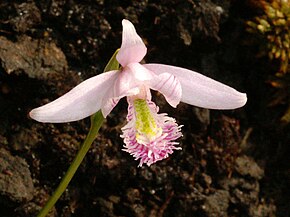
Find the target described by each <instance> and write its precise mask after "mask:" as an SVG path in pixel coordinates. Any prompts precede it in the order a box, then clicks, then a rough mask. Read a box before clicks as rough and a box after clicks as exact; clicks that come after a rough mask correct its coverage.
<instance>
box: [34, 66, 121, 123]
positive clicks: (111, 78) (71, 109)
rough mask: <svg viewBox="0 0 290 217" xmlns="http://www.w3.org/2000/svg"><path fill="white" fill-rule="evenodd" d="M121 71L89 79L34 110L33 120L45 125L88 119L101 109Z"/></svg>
mask: <svg viewBox="0 0 290 217" xmlns="http://www.w3.org/2000/svg"><path fill="white" fill-rule="evenodd" d="M118 74H119V71H110V72H105V73H102V74H100V75H97V76H94V77H92V78H89V79H87V80H85V81H83V82H82V83H80V84H79V85H77V86H76V87H74V88H73V89H72V90H70V91H69V92H68V93H66V94H64V95H63V96H61V97H59V98H58V99H56V100H54V101H52V102H50V103H48V104H46V105H44V106H41V107H38V108H36V109H33V110H32V111H31V112H30V113H29V115H30V117H31V118H32V119H34V120H36V121H39V122H45V123H65V122H71V121H77V120H80V119H83V118H86V117H88V116H90V115H92V114H94V113H95V112H97V111H98V110H100V109H101V106H102V101H103V97H104V95H105V94H106V92H107V91H108V89H109V88H111V87H112V86H113V84H114V82H115V80H116V78H117V76H118Z"/></svg>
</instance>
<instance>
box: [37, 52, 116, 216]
mask: <svg viewBox="0 0 290 217" xmlns="http://www.w3.org/2000/svg"><path fill="white" fill-rule="evenodd" d="M118 52H119V49H118V50H116V52H115V53H114V54H113V56H112V57H111V59H110V60H109V62H108V64H107V65H106V67H105V69H104V72H107V71H111V70H118V69H119V63H118V61H117V59H116V56H117V54H118ZM104 119H105V118H104V117H103V115H102V112H101V111H98V112H97V113H95V114H93V115H92V116H91V128H90V131H89V133H88V135H87V137H86V139H85V141H84V143H83V145H82V147H81V148H80V150H79V151H78V153H77V155H76V157H75V159H74V160H73V162H72V164H71V165H70V167H69V168H68V170H67V172H66V174H65V175H64V177H63V178H62V180H61V182H60V184H59V185H58V187H57V189H56V190H55V192H54V193H53V195H52V196H51V197H50V198H49V200H48V201H47V203H46V204H45V206H44V207H43V208H42V209H41V210H40V212H39V213H38V215H37V217H45V216H46V215H47V214H48V213H49V211H50V209H51V208H52V207H53V206H54V204H55V203H56V202H57V201H58V199H59V198H60V196H61V195H62V194H63V192H64V191H65V189H66V187H67V186H68V184H69V183H70V181H71V179H72V178H73V176H74V174H75V172H76V171H77V169H78V168H79V166H80V164H81V163H82V161H83V159H84V157H85V156H86V154H87V152H88V151H89V149H90V147H91V145H92V143H93V141H94V140H95V138H96V136H97V134H98V132H99V129H100V128H101V126H102V123H103V122H104Z"/></svg>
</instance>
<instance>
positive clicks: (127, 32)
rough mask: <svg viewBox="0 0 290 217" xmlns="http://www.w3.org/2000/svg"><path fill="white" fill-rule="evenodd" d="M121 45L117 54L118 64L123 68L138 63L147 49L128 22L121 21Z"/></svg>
mask: <svg viewBox="0 0 290 217" xmlns="http://www.w3.org/2000/svg"><path fill="white" fill-rule="evenodd" d="M122 25H123V35H122V45H121V48H120V51H119V53H118V54H117V57H116V58H117V60H118V62H119V63H120V64H121V65H122V66H123V67H125V66H126V65H128V64H129V63H138V62H140V61H141V60H142V59H143V58H144V56H145V55H146V53H147V48H146V46H145V44H144V43H143V41H142V39H141V37H140V36H139V35H138V34H137V32H136V30H135V27H134V25H133V24H132V23H131V22H130V21H129V20H125V19H124V20H123V21H122Z"/></svg>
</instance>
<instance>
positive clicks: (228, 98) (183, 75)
mask: <svg viewBox="0 0 290 217" xmlns="http://www.w3.org/2000/svg"><path fill="white" fill-rule="evenodd" d="M143 66H144V67H145V68H147V69H149V70H151V71H153V72H154V73H155V74H162V73H165V72H166V73H170V74H172V75H174V76H175V77H176V78H177V79H178V80H179V82H180V84H181V88H182V97H181V101H182V102H185V103H188V104H191V105H195V106H198V107H202V108H208V109H236V108H239V107H242V106H244V105H245V104H246V102H247V95H246V94H245V93H241V92H238V91H237V90H235V89H234V88H232V87H229V86H227V85H225V84H222V83H220V82H218V81H215V80H213V79H211V78H209V77H206V76H204V75H202V74H200V73H197V72H194V71H191V70H188V69H184V68H180V67H176V66H170V65H163V64H144V65H143Z"/></svg>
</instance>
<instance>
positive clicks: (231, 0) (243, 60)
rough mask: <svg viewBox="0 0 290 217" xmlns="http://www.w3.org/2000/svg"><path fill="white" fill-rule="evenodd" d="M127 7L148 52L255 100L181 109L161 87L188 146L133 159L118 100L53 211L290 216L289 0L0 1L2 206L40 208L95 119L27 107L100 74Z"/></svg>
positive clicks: (20, 211) (69, 216)
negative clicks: (45, 119)
mask: <svg viewBox="0 0 290 217" xmlns="http://www.w3.org/2000/svg"><path fill="white" fill-rule="evenodd" d="M124 18H126V19H129V20H130V21H131V22H132V23H133V24H134V25H135V28H136V29H137V32H138V34H139V35H140V36H141V37H142V38H143V40H144V42H145V44H146V46H147V47H148V53H147V55H146V57H145V59H144V62H151V63H152V62H155V63H164V64H170V65H176V66H180V67H185V68H188V69H191V70H194V71H198V72H200V73H202V74H204V75H206V76H209V77H211V78H214V79H216V80H218V81H221V82H223V83H226V84H228V85H230V86H232V87H234V88H235V89H237V90H239V91H241V92H246V93H247V95H248V103H247V104H246V106H244V107H243V108H240V109H237V110H231V111H216V110H207V109H201V108H197V107H193V106H189V105H186V104H182V103H181V104H180V105H179V106H178V107H177V109H173V108H171V107H170V106H169V105H168V104H167V103H166V102H165V100H164V98H163V97H162V96H160V95H158V94H157V93H153V97H154V101H155V102H156V104H157V105H158V106H159V107H160V111H161V112H166V113H168V114H169V116H172V117H174V118H176V120H177V122H178V123H179V124H180V125H184V126H183V127H182V132H183V137H182V138H181V139H179V142H180V146H181V147H182V150H181V151H176V152H175V153H174V154H172V155H171V156H170V157H169V158H167V159H166V160H163V161H161V162H158V163H156V164H154V165H152V166H151V167H147V166H143V167H142V168H137V165H138V162H137V161H135V160H134V159H133V158H132V157H131V156H130V155H129V154H127V153H125V152H123V151H121V149H122V146H123V141H122V139H121V138H120V134H121V127H122V126H124V125H125V123H126V120H125V118H126V114H127V103H126V100H122V101H121V102H120V103H119V104H118V106H116V108H115V109H114V110H113V112H112V113H111V114H110V115H109V117H108V118H107V120H106V122H105V124H104V125H103V127H102V129H101V131H100V134H99V137H98V138H97V139H96V141H95V142H94V144H93V145H92V148H91V149H90V151H89V153H88V154H87V156H86V158H85V160H84V162H83V163H82V165H81V167H80V168H79V170H78V172H77V173H76V175H75V177H74V178H73V180H72V182H71V183H70V185H69V187H68V189H67V191H66V192H65V193H64V195H63V196H62V197H61V199H60V200H59V201H58V203H57V204H56V206H55V208H54V209H53V210H52V211H51V213H50V214H49V216H51V217H56V216H61V217H79V216H81V217H91V216H109V217H113V216H132V217H135V216H136V217H143V216H144V217H145V216H150V217H162V216H164V217H171V216H174V217H182V216H194V217H207V216H208V217H220V216H222V217H227V216H228V217H276V216H277V217H286V216H290V190H289V189H290V185H289V184H290V160H289V145H290V124H289V122H290V70H289V68H290V67H289V59H290V52H289V50H290V48H289V47H290V31H289V28H290V2H289V1H288V0H269V1H263V0H223V1H221V0H203V1H200V0H171V1H165V0H156V1H151V0H140V1H130V0H123V1H113V0H19V1H18V0H1V1H0V213H1V216H2V217H11V216H24V217H30V216H35V215H36V214H37V213H38V211H39V210H40V208H41V207H42V206H43V205H44V204H45V202H46V200H47V199H48V198H49V195H51V193H52V192H53V191H54V189H55V188H56V187H57V185H58V183H59V182H60V180H61V178H62V176H63V175H64V173H65V171H66V170H67V168H68V166H69V164H70V162H71V161H72V160H73V158H74V156H75V155H76V152H77V150H78V149H79V147H80V145H81V143H82V141H83V140H84V138H85V136H86V134H87V132H88V130H89V120H88V119H86V120H82V121H78V122H73V123H67V124H42V123H37V122H36V121H33V120H31V119H30V118H29V117H28V115H27V114H28V112H29V111H30V110H31V109H32V108H35V107H38V106H40V105H43V104H45V103H47V102H50V101H52V100H54V99H55V98H57V97H59V96H61V95H62V94H64V93H65V92H67V91H68V90H70V89H71V88H72V87H74V86H75V85H76V84H78V83H80V82H81V81H83V80H84V79H86V78H89V77H91V76H94V75H96V74H99V73H101V72H102V71H103V69H104V66H105V65H106V63H107V62H108V60H109V58H110V57H111V55H112V54H113V53H114V51H115V50H116V49H117V48H119V46H120V44H121V34H122V25H121V21H122V19H124Z"/></svg>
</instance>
